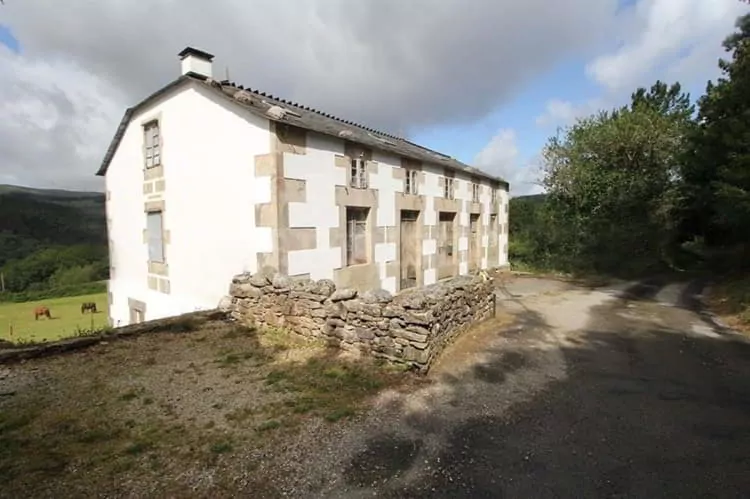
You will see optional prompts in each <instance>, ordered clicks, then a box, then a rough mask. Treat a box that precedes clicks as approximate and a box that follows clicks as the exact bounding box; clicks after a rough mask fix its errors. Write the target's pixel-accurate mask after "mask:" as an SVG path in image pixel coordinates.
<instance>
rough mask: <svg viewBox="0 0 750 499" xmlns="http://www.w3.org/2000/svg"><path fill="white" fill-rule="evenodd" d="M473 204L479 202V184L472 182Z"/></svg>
mask: <svg viewBox="0 0 750 499" xmlns="http://www.w3.org/2000/svg"><path fill="white" fill-rule="evenodd" d="M471 202H472V203H478V202H479V184H478V183H476V182H472V184H471Z"/></svg>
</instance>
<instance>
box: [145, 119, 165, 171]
mask: <svg viewBox="0 0 750 499" xmlns="http://www.w3.org/2000/svg"><path fill="white" fill-rule="evenodd" d="M143 141H144V153H145V155H146V168H151V167H152V166H158V165H160V164H161V137H160V134H159V122H158V121H151V122H149V123H146V125H144V127H143Z"/></svg>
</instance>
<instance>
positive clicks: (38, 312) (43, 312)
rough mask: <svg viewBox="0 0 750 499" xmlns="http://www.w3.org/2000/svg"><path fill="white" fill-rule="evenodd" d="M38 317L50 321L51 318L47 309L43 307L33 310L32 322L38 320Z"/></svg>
mask: <svg viewBox="0 0 750 499" xmlns="http://www.w3.org/2000/svg"><path fill="white" fill-rule="evenodd" d="M39 317H46V318H47V319H51V318H52V316H51V315H50V313H49V308H47V307H45V306H44V305H42V306H39V307H36V308H35V309H34V320H37V321H38V320H39Z"/></svg>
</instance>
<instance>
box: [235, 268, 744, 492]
mask: <svg viewBox="0 0 750 499" xmlns="http://www.w3.org/2000/svg"><path fill="white" fill-rule="evenodd" d="M696 291H699V287H696V286H692V285H691V286H687V285H686V284H685V283H676V284H669V285H664V283H658V282H651V283H644V284H640V285H637V286H628V285H622V286H619V287H613V288H607V289H602V288H600V289H596V290H587V289H582V288H576V287H573V286H570V285H566V284H561V283H559V282H553V281H545V280H537V279H517V280H515V281H514V282H511V283H509V284H508V285H507V287H505V288H503V289H501V290H500V291H499V302H500V307H501V310H503V311H504V312H505V313H507V314H509V316H510V317H511V318H512V321H513V323H514V324H515V325H514V326H512V327H510V328H508V327H503V328H501V327H499V326H498V325H497V324H495V325H493V324H488V325H486V326H485V327H482V328H479V329H478V330H477V331H475V332H473V333H472V334H470V335H467V336H465V337H463V338H462V339H461V340H460V341H459V342H458V343H457V344H456V345H455V346H454V347H452V348H451V350H450V351H449V352H448V353H447V354H446V355H445V356H444V357H443V358H442V359H441V361H440V362H439V363H438V364H437V365H436V366H435V368H434V369H433V370H432V371H431V376H432V378H433V379H434V381H435V382H434V383H433V384H431V385H430V386H428V387H426V388H424V389H422V390H421V391H419V392H417V393H412V394H408V395H405V394H404V395H401V394H395V393H390V394H384V395H383V396H382V397H381V399H380V400H379V402H378V404H377V407H376V408H375V409H373V410H372V411H371V412H370V414H369V415H368V416H366V417H365V418H363V419H362V420H358V421H354V422H352V423H351V424H348V425H342V426H340V427H338V428H336V429H335V430H333V431H332V432H331V433H330V434H329V435H328V436H327V437H326V438H324V439H323V440H321V439H320V434H319V433H317V434H316V438H315V439H314V440H312V439H310V440H306V439H305V438H304V435H303V437H302V438H300V439H299V440H298V441H296V442H295V443H294V445H293V447H290V448H289V449H287V451H286V453H285V454H284V453H282V455H284V456H285V457H284V458H282V459H280V460H274V462H273V463H271V462H269V464H268V465H267V466H266V467H265V468H264V469H262V470H261V471H263V472H264V473H267V474H268V475H269V476H273V477H274V480H273V481H274V483H275V487H274V488H276V489H277V490H276V491H275V492H276V493H278V494H279V495H288V496H292V497H342V498H343V497H346V498H356V497H393V498H396V497H399V498H418V497H425V498H427V497H430V498H436V497H437V498H440V497H472V498H479V497H496V498H501V497H519V498H536V497H575V498H580V497H597V498H598V497H708V496H710V497H722V498H728V497H747V493H748V491H750V473H748V470H750V453H748V450H750V343H748V342H747V341H745V340H743V339H742V338H739V337H737V336H734V335H733V334H731V333H728V332H724V331H722V330H719V329H717V328H715V327H714V326H712V325H711V324H709V323H708V322H706V321H704V319H703V318H702V317H701V316H700V315H698V314H696V313H695V312H694V311H693V310H691V307H692V306H693V304H694V303H695V298H694V293H695V292H696ZM247 492H250V491H249V490H248V491H247ZM268 493H269V494H270V493H271V492H270V491H269V492H268Z"/></svg>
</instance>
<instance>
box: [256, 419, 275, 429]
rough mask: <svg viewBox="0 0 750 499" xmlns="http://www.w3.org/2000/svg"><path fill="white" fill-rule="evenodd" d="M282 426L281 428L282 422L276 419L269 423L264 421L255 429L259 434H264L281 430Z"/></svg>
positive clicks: (270, 420)
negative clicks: (277, 429)
mask: <svg viewBox="0 0 750 499" xmlns="http://www.w3.org/2000/svg"><path fill="white" fill-rule="evenodd" d="M280 426H281V422H280V421H277V420H276V419H269V420H268V421H263V422H262V423H261V424H259V425H258V426H257V427H256V428H255V429H256V430H257V431H259V432H264V431H269V430H275V429H276V428H279V427H280Z"/></svg>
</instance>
